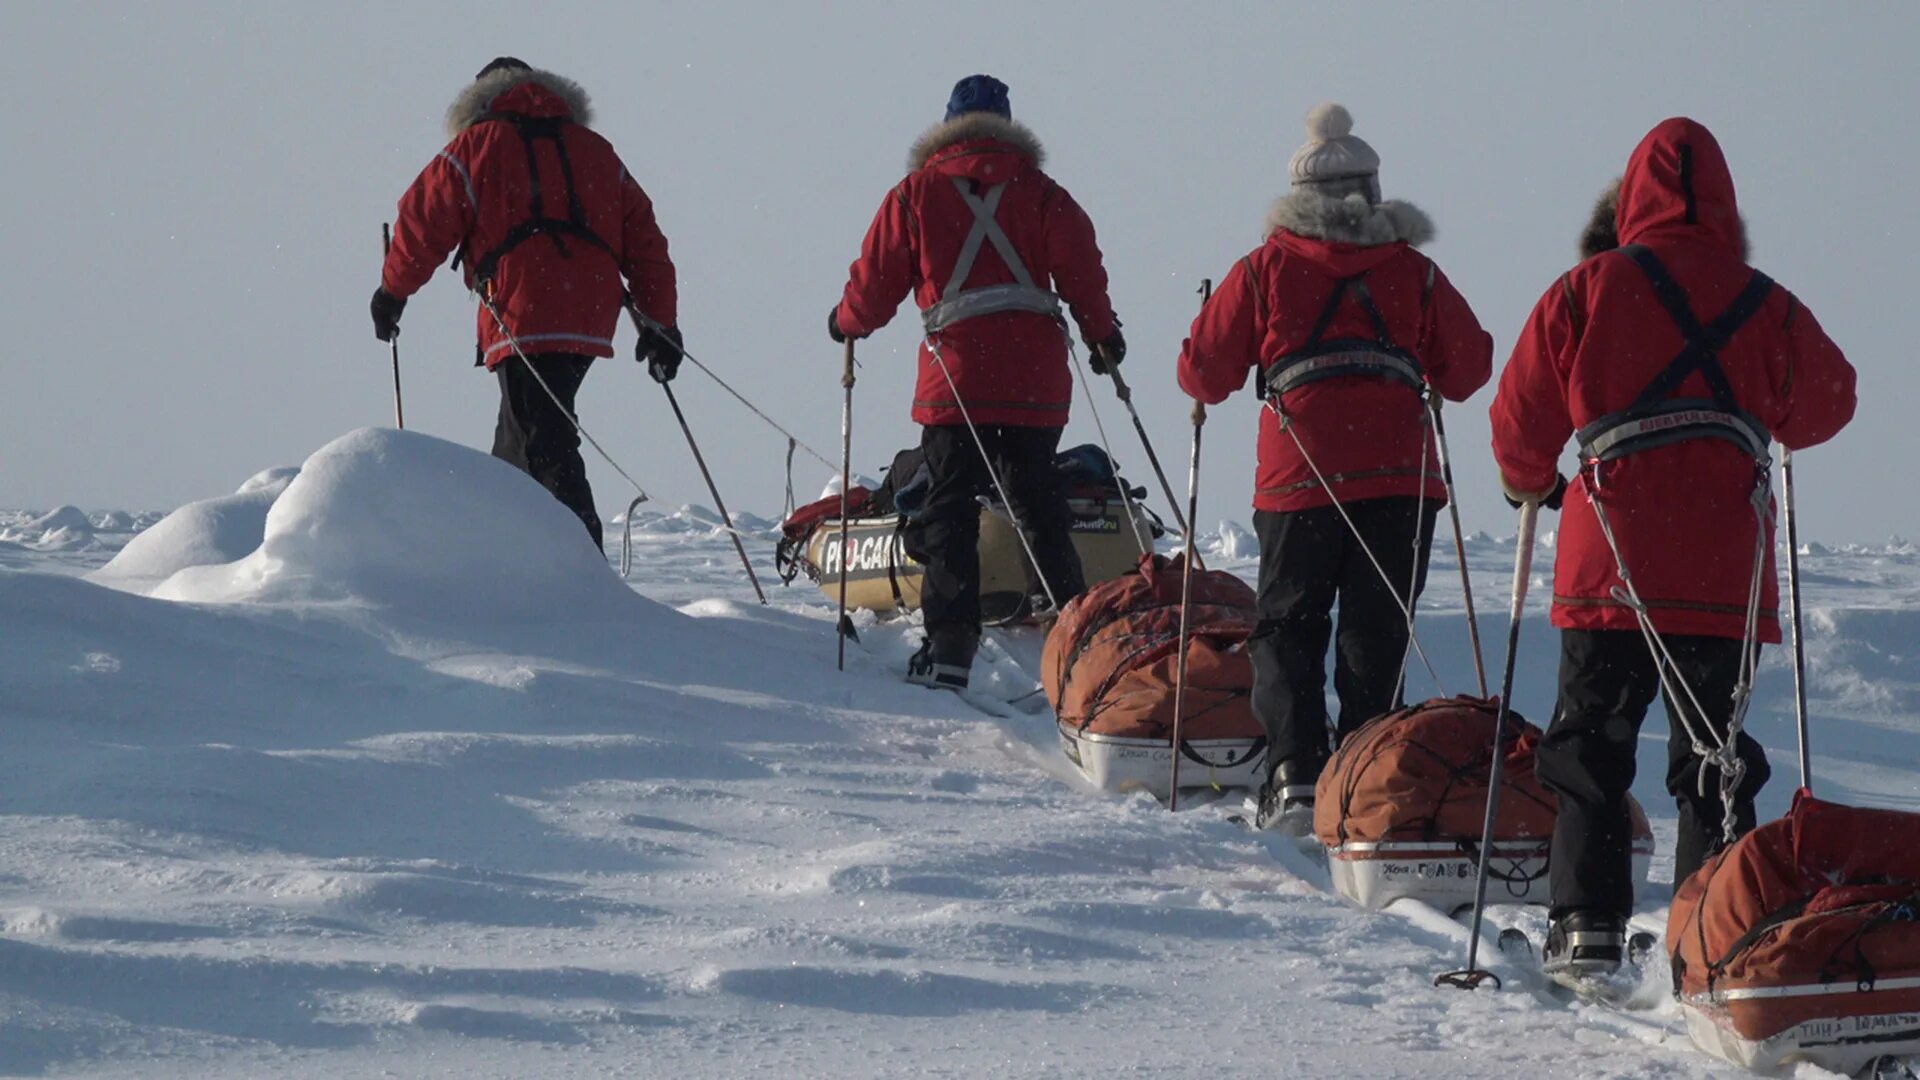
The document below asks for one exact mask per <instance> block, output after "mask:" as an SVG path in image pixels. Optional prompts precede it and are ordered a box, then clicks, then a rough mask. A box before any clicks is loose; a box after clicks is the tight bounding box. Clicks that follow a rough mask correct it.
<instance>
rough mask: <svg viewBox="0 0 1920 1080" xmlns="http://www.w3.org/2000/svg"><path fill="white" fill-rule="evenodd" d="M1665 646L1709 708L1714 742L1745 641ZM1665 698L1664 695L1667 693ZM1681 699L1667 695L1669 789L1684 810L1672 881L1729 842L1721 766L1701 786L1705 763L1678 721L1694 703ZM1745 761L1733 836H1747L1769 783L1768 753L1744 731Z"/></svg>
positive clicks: (1726, 719)
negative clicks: (1756, 802) (1756, 801)
mask: <svg viewBox="0 0 1920 1080" xmlns="http://www.w3.org/2000/svg"><path fill="white" fill-rule="evenodd" d="M1667 649H1668V651H1669V652H1671V653H1672V654H1673V658H1674V660H1675V662H1677V663H1678V664H1679V665H1680V674H1681V676H1682V677H1683V678H1684V679H1685V680H1686V682H1687V685H1688V686H1690V687H1691V688H1692V689H1693V694H1694V697H1697V698H1699V699H1700V705H1701V707H1702V708H1704V709H1706V710H1707V716H1706V722H1707V725H1708V727H1709V728H1710V729H1711V732H1712V734H1708V732H1706V731H1702V732H1701V735H1702V737H1703V738H1704V739H1705V740H1706V741H1707V742H1708V744H1709V745H1712V744H1713V743H1714V742H1715V741H1717V740H1718V739H1719V738H1721V737H1723V736H1724V735H1725V734H1726V730H1727V725H1728V724H1729V723H1730V722H1731V721H1732V719H1733V688H1734V686H1735V685H1736V684H1737V683H1738V682H1739V681H1740V650H1741V643H1740V642H1738V641H1735V640H1733V639H1731V638H1714V637H1694V636H1683V635H1676V636H1673V637H1669V638H1667ZM1663 696H1664V695H1663ZM1681 696H1682V703H1676V702H1674V701H1673V700H1672V699H1671V698H1670V697H1669V698H1667V701H1666V706H1667V723H1668V726H1669V727H1670V728H1671V731H1670V733H1669V734H1668V736H1667V790H1668V791H1669V792H1671V793H1672V795H1673V799H1674V802H1675V803H1676V804H1677V805H1678V806H1679V808H1680V831H1679V838H1678V840H1677V841H1676V842H1675V844H1674V850H1673V881H1674V887H1675V888H1679V885H1680V883H1681V882H1683V881H1685V880H1687V879H1688V878H1690V877H1692V876H1693V873H1694V871H1696V870H1698V869H1700V867H1701V866H1702V865H1703V864H1704V863H1705V862H1706V861H1707V860H1708V859H1709V858H1711V857H1713V855H1714V854H1715V853H1717V852H1718V851H1720V849H1721V848H1723V847H1725V846H1726V844H1727V837H1726V824H1725V814H1724V810H1723V808H1724V806H1725V804H1724V803H1723V802H1722V801H1721V798H1720V779H1721V777H1720V770H1719V769H1718V768H1715V767H1712V766H1707V767H1706V770H1705V771H1706V777H1705V778H1706V790H1705V791H1704V792H1703V791H1701V790H1700V788H1701V783H1700V781H1701V770H1702V765H1703V762H1702V761H1701V760H1700V755H1698V754H1696V753H1695V752H1694V749H1693V740H1692V739H1690V738H1689V737H1688V736H1687V729H1686V726H1685V725H1684V724H1682V723H1681V721H1680V719H1679V713H1678V712H1677V710H1678V709H1680V708H1683V707H1684V708H1685V709H1686V711H1687V715H1688V716H1690V717H1691V716H1693V715H1694V710H1693V706H1692V704H1691V701H1690V700H1688V699H1686V696H1685V694H1684V692H1683V693H1682V695H1681ZM1735 745H1736V746H1737V747H1738V750H1737V753H1738V754H1739V755H1740V759H1741V761H1742V762H1744V763H1745V765H1746V770H1745V773H1744V775H1742V777H1741V779H1740V784H1739V786H1738V787H1737V788H1735V790H1734V797H1733V819H1734V836H1735V837H1736V838H1738V837H1740V836H1744V835H1746V833H1747V832H1748V831H1750V830H1751V829H1752V828H1753V826H1754V823H1755V820H1756V812H1755V810H1754V805H1753V801H1754V799H1755V798H1756V797H1758V796H1759V794H1760V789H1761V788H1762V787H1764V786H1765V785H1766V782H1767V778H1768V776H1769V775H1771V769H1770V767H1769V766H1768V764H1767V753H1766V751H1765V750H1763V749H1761V747H1760V743H1759V742H1758V741H1756V740H1755V739H1754V737H1753V736H1751V735H1748V734H1747V733H1746V732H1744V731H1742V732H1741V733H1740V738H1739V740H1738V741H1737V742H1736V744H1735Z"/></svg>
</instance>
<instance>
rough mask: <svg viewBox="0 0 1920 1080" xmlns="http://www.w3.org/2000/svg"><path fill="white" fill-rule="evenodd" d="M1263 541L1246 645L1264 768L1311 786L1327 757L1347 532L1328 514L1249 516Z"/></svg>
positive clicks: (1329, 510)
mask: <svg viewBox="0 0 1920 1080" xmlns="http://www.w3.org/2000/svg"><path fill="white" fill-rule="evenodd" d="M1253 527H1254V531H1255V532H1256V533H1257V534H1258V535H1259V538H1260V581H1259V614H1260V623H1259V626H1258V627H1257V628H1256V629H1255V630H1254V633H1253V636H1252V638H1250V639H1249V640H1248V642H1247V650H1248V652H1249V653H1250V654H1251V656H1252V659H1253V712H1254V715H1255V716H1257V717H1258V718H1259V719H1260V723H1261V725H1262V726H1263V727H1265V728H1266V732H1267V764H1268V766H1269V767H1270V768H1271V769H1273V770H1275V771H1279V770H1281V768H1282V766H1285V772H1286V774H1287V775H1286V776H1285V777H1284V778H1283V779H1284V780H1285V781H1286V782H1288V783H1294V782H1297V783H1301V784H1311V783H1313V781H1314V780H1315V779H1317V778H1318V777H1319V775H1320V769H1321V767H1322V766H1323V765H1325V764H1326V760H1327V757H1328V755H1329V752H1330V751H1329V747H1328V743H1327V699H1326V685H1327V673H1326V657H1327V640H1328V638H1329V637H1330V636H1331V634H1332V630H1333V620H1332V619H1331V618H1330V617H1329V612H1330V611H1331V610H1332V608H1333V598H1334V589H1335V580H1336V574H1337V573H1338V570H1339V564H1340V547H1341V546H1340V543H1339V537H1338V534H1337V533H1335V532H1334V530H1336V529H1340V530H1344V529H1345V528H1346V526H1345V525H1342V524H1341V523H1340V520H1339V518H1338V517H1337V516H1336V515H1335V513H1334V511H1333V510H1332V508H1330V507H1320V508H1317V509H1312V510H1289V511H1269V510H1256V511H1254V514H1253Z"/></svg>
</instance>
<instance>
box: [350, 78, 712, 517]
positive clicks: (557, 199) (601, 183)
mask: <svg viewBox="0 0 1920 1080" xmlns="http://www.w3.org/2000/svg"><path fill="white" fill-rule="evenodd" d="M591 120H592V114H591V111H590V109H589V106H588V102H587V94H586V91H584V90H582V89H581V88H580V85H579V84H578V83H576V82H574V81H573V80H571V79H566V78H562V77H561V76H559V75H555V74H554V73H552V72H550V71H541V70H538V69H535V68H532V67H529V66H528V65H527V64H526V63H524V62H523V61H520V60H516V59H514V58H513V57H510V56H503V57H500V58H499V59H497V60H495V61H493V62H492V63H490V64H488V65H487V66H486V67H484V68H482V69H481V70H480V73H479V75H477V76H475V79H474V82H473V84H472V85H470V86H468V87H467V88H466V89H465V90H463V91H461V93H460V96H459V97H458V98H456V99H455V100H454V103H453V105H452V107H451V108H449V109H448V110H447V130H448V133H449V135H450V136H451V137H452V140H453V141H451V142H449V143H448V144H447V146H446V148H445V149H443V150H441V151H440V153H439V155H438V156H436V157H435V158H434V159H433V160H432V161H431V162H429V163H428V164H427V167H426V169H425V170H424V171H422V172H421V173H420V177H419V179H417V180H415V181H414V182H413V186H412V187H410V188H408V189H407V193H406V194H405V195H403V196H401V198H400V207H399V214H398V217H397V218H396V219H395V221H394V226H393V247H392V249H391V250H389V251H388V252H387V260H386V265H385V266H384V267H383V268H382V269H381V274H380V287H379V288H378V289H377V290H375V291H374V294H373V327H374V335H375V336H376V337H378V338H379V339H380V340H381V341H391V340H393V337H394V335H395V334H397V333H399V330H400V314H401V312H402V311H403V310H404V309H405V308H406V304H407V299H408V298H409V297H411V296H412V295H413V294H414V293H415V292H417V291H419V289H420V287H421V286H423V285H425V284H426V283H427V279H428V278H430V277H432V276H433V272H434V270H436V269H437V268H438V267H439V266H440V264H441V263H443V262H445V261H446V260H447V256H448V255H450V254H453V253H455V252H458V253H459V261H460V262H461V263H463V264H464V265H465V275H466V282H467V285H468V286H469V287H470V288H473V289H475V290H478V291H480V292H481V293H482V295H484V296H488V297H491V299H492V301H493V304H494V306H495V307H496V308H497V309H498V311H499V313H500V321H503V322H504V323H505V324H506V325H505V327H504V328H503V327H502V326H501V325H500V323H499V322H496V321H495V319H494V316H493V313H492V312H490V311H488V310H487V309H486V307H485V306H484V305H483V306H482V307H481V308H480V310H479V323H480V336H479V345H478V347H477V352H478V362H479V363H483V364H485V365H486V367H487V369H488V370H490V371H492V372H493V373H494V374H495V376H496V377H497V378H498V379H499V381H500V418H499V423H498V425H497V427H496V428H495V430H494V439H493V454H494V456H495V457H498V458H501V459H503V460H505V461H508V462H511V463H512V464H513V465H515V466H517V467H519V468H520V469H521V470H522V471H524V472H526V473H527V474H529V475H530V476H532V477H533V478H534V479H535V480H537V481H539V482H540V483H541V485H542V486H544V487H545V488H546V489H547V490H548V491H551V492H552V493H553V495H554V497H555V498H557V499H559V500H560V502H561V503H563V504H565V505H566V507H567V508H568V509H570V510H572V511H573V512H574V513H575V514H577V515H579V517H580V520H581V521H582V522H583V523H584V524H585V525H586V527H587V533H588V534H589V535H590V536H592V537H593V542H594V544H595V545H599V544H600V543H601V529H600V515H599V513H598V512H597V511H596V510H595V509H594V505H593V491H592V489H591V488H589V487H588V485H587V470H586V464H585V463H584V462H582V461H581V460H580V436H579V434H578V432H577V430H576V429H575V426H574V398H575V395H576V394H577V393H578V392H579V389H580V383H581V381H582V380H583V379H585V378H586V374H587V368H588V366H589V365H590V364H591V363H592V362H593V358H594V357H598V356H612V355H613V333H614V328H615V326H617V325H618V324H619V321H620V316H621V307H622V305H623V303H624V302H625V299H626V297H627V296H628V295H631V297H632V299H633V302H634V303H635V304H636V305H637V306H638V307H639V309H640V311H641V312H642V313H644V314H645V315H646V316H647V317H648V319H650V320H651V325H649V326H648V329H647V330H646V332H644V333H643V334H642V335H641V338H640V343H639V347H638V350H637V358H638V359H639V360H640V361H641V362H643V363H645V364H647V366H648V371H649V373H650V374H651V375H652V376H653V377H654V379H656V380H657V381H659V382H663V383H664V382H666V381H668V380H670V379H672V378H673V376H674V373H675V372H676V371H677V370H678V367H679V363H680V356H681V353H680V342H681V338H680V331H679V330H678V329H677V328H676V323H677V321H678V318H677V311H676V307H677V293H676V291H675V280H674V270H673V262H672V260H671V259H669V258H668V256H667V238H666V237H665V236H663V235H661V233H660V227H659V225H658V224H656V223H655V221H654V217H653V202H652V200H650V199H648V198H647V193H646V192H644V191H642V190H641V189H640V185H639V183H638V182H636V181H635V180H634V178H633V176H632V175H631V174H629V173H628V172H627V169H626V166H625V165H623V164H621V161H620V157H619V155H618V154H616V153H614V150H613V146H612V145H611V144H609V143H608V142H607V141H606V140H605V139H603V138H601V137H600V136H599V135H597V134H595V133H594V132H593V131H592V130H591V129H590V128H589V127H588V126H587V125H588V124H589V123H590V122H591ZM623 279H624V282H623ZM509 334H511V335H512V340H510V339H509V336H508V335H509ZM514 341H518V343H519V346H520V348H521V349H522V350H524V352H525V353H526V358H525V360H524V361H522V360H521V358H520V357H519V356H518V355H517V354H516V352H515V349H514V344H513V342H514ZM536 376H537V377H536ZM541 380H544V381H545V383H546V388H545V389H543V388H542V387H541ZM549 391H551V393H549ZM556 399H557V400H556Z"/></svg>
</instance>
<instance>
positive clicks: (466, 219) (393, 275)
mask: <svg viewBox="0 0 1920 1080" xmlns="http://www.w3.org/2000/svg"><path fill="white" fill-rule="evenodd" d="M472 145H473V140H471V139H468V138H466V137H464V136H463V137H462V138H458V139H455V140H454V141H453V142H452V143H449V144H448V146H447V148H446V149H445V150H442V151H441V152H440V154H439V156H438V157H435V158H434V159H433V160H432V161H430V162H428V163H427V167H426V168H425V169H423V170H421V172H420V176H419V177H418V178H417V179H415V180H414V182H413V186H412V187H409V188H408V189H407V193H406V194H405V195H402V196H401V197H400V206H399V211H398V215H397V216H396V217H395V218H394V222H393V247H391V248H390V249H388V251H387V260H386V262H385V264H384V265H382V267H381V269H380V287H381V288H382V289H384V290H386V292H387V293H389V294H390V295H392V296H393V297H395V298H396V299H400V300H405V299H407V298H408V297H410V296H412V295H413V294H414V293H416V292H419V291H420V287H421V286H423V285H425V284H426V283H427V279H429V278H431V277H432V276H433V272H434V271H435V270H437V269H439V268H440V265H441V264H442V263H444V262H446V261H447V256H449V255H451V254H453V250H454V249H455V248H457V247H459V246H460V242H461V241H462V240H464V239H466V237H467V235H468V234H469V233H471V232H472V231H473V226H474V222H475V221H476V220H477V218H478V210H477V208H476V207H475V205H474V200H475V199H476V198H477V196H476V194H475V190H474V184H473V176H472V173H471V172H470V171H469V168H470V166H469V164H468V162H467V161H465V160H464V159H463V158H462V156H461V154H462V153H463V152H464V151H467V150H468V149H469V148H470V147H471V146H472Z"/></svg>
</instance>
